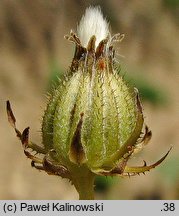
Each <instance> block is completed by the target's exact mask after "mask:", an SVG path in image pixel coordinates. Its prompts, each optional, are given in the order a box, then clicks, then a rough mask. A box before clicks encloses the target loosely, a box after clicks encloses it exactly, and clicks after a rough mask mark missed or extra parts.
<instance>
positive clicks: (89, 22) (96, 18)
mask: <svg viewBox="0 0 179 216" xmlns="http://www.w3.org/2000/svg"><path fill="white" fill-rule="evenodd" d="M77 35H78V37H79V39H80V41H81V44H82V46H84V47H86V46H87V45H88V42H89V40H90V38H91V37H92V36H93V35H95V36H96V47H97V46H98V44H99V43H100V42H101V41H102V40H103V39H105V38H106V37H107V36H108V35H109V24H108V22H107V20H106V19H105V18H104V16H103V14H102V12H101V8H100V7H99V6H97V7H91V6H90V7H89V8H87V9H86V11H85V14H84V15H83V17H82V18H81V21H80V23H79V25H78V26H77Z"/></svg>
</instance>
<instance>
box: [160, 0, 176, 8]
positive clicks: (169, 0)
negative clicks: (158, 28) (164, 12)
mask: <svg viewBox="0 0 179 216" xmlns="http://www.w3.org/2000/svg"><path fill="white" fill-rule="evenodd" d="M163 2H164V5H165V6H166V7H168V8H171V9H177V7H179V0H163Z"/></svg>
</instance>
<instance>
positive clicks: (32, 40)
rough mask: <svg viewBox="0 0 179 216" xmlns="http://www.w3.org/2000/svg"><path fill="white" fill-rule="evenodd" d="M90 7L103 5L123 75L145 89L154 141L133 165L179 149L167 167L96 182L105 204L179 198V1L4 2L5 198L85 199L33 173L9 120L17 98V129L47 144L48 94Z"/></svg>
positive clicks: (0, 193) (0, 109)
mask: <svg viewBox="0 0 179 216" xmlns="http://www.w3.org/2000/svg"><path fill="white" fill-rule="evenodd" d="M89 5H100V6H101V8H102V11H103V13H104V14H105V17H106V18H107V19H108V20H109V22H110V26H111V29H112V33H113V34H114V33H118V32H120V33H124V34H125V39H124V40H123V41H122V43H120V44H116V50H117V58H118V60H119V62H120V63H121V74H124V78H125V79H126V80H127V82H128V83H130V84H131V85H134V86H136V87H137V88H138V89H139V92H140V95H141V97H142V101H143V107H144V114H145V121H146V123H147V125H148V126H149V128H150V129H151V130H152V133H153V137H152V140H151V142H150V144H149V145H148V146H146V148H145V149H144V150H143V151H142V152H141V153H140V154H139V155H136V156H135V158H134V159H132V161H131V162H130V164H132V165H140V164H142V161H143V159H145V160H146V161H147V162H148V164H150V163H153V162H154V161H156V160H157V159H159V158H161V157H162V156H163V155H164V154H165V153H166V151H167V150H168V149H169V148H170V146H171V145H172V146H173V149H172V151H171V153H170V154H169V156H168V157H167V159H166V160H165V161H164V162H163V163H162V165H161V166H160V167H157V168H156V169H154V170H152V171H151V172H149V173H146V175H145V176H144V175H140V176H137V177H131V178H120V177H115V178H109V177H108V178H104V177H98V178H97V179H96V182H95V184H96V187H95V190H96V198H97V199H179V133H178V128H179V97H178V95H179V70H178V69H179V67H178V53H179V40H178V38H179V28H178V26H179V0H143V1H139V0H127V1H126V0H110V1H109V0H108V1H107V0H94V1H90V0H89V1H88V0H86V1H84V0H73V1H72V0H32V1H28V0H16V1H12V0H1V1H0V117H1V123H0V135H1V140H0V149H1V151H0V170H1V173H0V199H78V194H77V193H76V191H75V189H74V188H73V187H72V186H71V184H70V183H69V182H68V181H67V180H64V179H63V180H62V179H61V178H57V177H54V176H48V175H47V174H45V173H43V172H38V171H37V170H35V169H32V168H31V167H30V160H28V159H26V158H25V156H24V155H23V151H22V148H21V144H20V142H19V141H18V140H17V138H16V137H15V134H14V131H13V130H12V128H11V127H10V125H9V124H8V122H7V117H6V110H5V101H6V100H8V99H9V100H10V101H11V103H12V108H13V110H14V113H15V116H16V118H17V126H18V128H20V129H24V128H25V127H27V126H30V138H31V139H32V140H33V141H34V142H36V143H41V133H40V129H41V118H42V115H43V112H44V111H43V110H44V108H45V104H46V97H45V94H46V91H51V88H52V85H53V83H55V82H57V77H58V76H61V75H62V74H63V72H64V71H66V70H68V68H69V66H70V63H71V60H72V57H73V54H74V45H73V44H71V43H69V42H68V41H66V40H65V39H64V35H65V34H68V33H69V31H70V30H71V29H73V30H74V31H75V30H76V25H77V23H78V22H79V20H80V18H81V16H82V15H83V13H84V11H85V8H86V7H87V6H89Z"/></svg>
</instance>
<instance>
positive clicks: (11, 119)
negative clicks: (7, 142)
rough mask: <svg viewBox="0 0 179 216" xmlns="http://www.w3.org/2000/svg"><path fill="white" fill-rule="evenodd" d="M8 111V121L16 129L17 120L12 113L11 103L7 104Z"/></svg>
mask: <svg viewBox="0 0 179 216" xmlns="http://www.w3.org/2000/svg"><path fill="white" fill-rule="evenodd" d="M6 110H7V116H8V121H9V123H10V124H11V125H12V127H13V128H15V123H16V119H15V117H14V114H13V112H12V109H11V104H10V102H9V101H7V102H6Z"/></svg>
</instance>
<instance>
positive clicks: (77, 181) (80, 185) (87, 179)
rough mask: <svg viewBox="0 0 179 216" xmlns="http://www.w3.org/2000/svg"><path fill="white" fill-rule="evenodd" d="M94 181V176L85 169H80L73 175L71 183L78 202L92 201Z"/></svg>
mask: <svg viewBox="0 0 179 216" xmlns="http://www.w3.org/2000/svg"><path fill="white" fill-rule="evenodd" d="M94 179H95V174H94V173H92V172H91V171H90V170H89V169H88V168H86V167H83V168H82V167H80V169H77V170H76V171H75V173H73V179H72V182H73V184H74V186H75V188H76V190H77V191H78V193H79V199H80V200H94Z"/></svg>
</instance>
